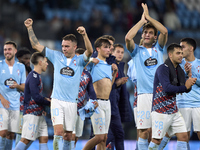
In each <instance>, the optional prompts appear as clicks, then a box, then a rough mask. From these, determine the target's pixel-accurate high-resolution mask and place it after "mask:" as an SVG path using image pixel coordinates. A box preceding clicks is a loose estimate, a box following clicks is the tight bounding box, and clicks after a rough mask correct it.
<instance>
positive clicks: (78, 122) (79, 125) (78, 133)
mask: <svg viewBox="0 0 200 150" xmlns="http://www.w3.org/2000/svg"><path fill="white" fill-rule="evenodd" d="M83 125H84V121H83V120H81V117H80V116H78V115H77V118H76V125H75V127H74V130H73V134H76V137H81V136H82V134H83Z"/></svg>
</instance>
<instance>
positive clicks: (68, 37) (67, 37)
mask: <svg viewBox="0 0 200 150" xmlns="http://www.w3.org/2000/svg"><path fill="white" fill-rule="evenodd" d="M62 39H63V40H65V41H72V42H75V43H76V44H77V38H76V36H75V35H74V34H67V35H65V36H64V37H63V38H62Z"/></svg>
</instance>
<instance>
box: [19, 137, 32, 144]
mask: <svg viewBox="0 0 200 150" xmlns="http://www.w3.org/2000/svg"><path fill="white" fill-rule="evenodd" d="M20 141H21V142H23V143H24V144H26V145H27V144H28V143H29V142H30V140H28V139H25V138H21V140H20Z"/></svg>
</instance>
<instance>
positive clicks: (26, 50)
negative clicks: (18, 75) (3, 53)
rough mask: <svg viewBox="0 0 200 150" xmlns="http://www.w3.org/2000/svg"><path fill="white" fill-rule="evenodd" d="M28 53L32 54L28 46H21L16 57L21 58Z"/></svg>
mask: <svg viewBox="0 0 200 150" xmlns="http://www.w3.org/2000/svg"><path fill="white" fill-rule="evenodd" d="M26 54H31V52H30V50H29V49H28V48H26V47H21V48H19V49H18V50H17V53H16V57H17V58H20V57H22V56H24V55H26Z"/></svg>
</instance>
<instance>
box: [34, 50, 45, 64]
mask: <svg viewBox="0 0 200 150" xmlns="http://www.w3.org/2000/svg"><path fill="white" fill-rule="evenodd" d="M39 58H45V56H44V55H43V54H42V53H40V52H35V53H33V54H32V56H31V63H32V64H33V65H37V64H38V62H39Z"/></svg>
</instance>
